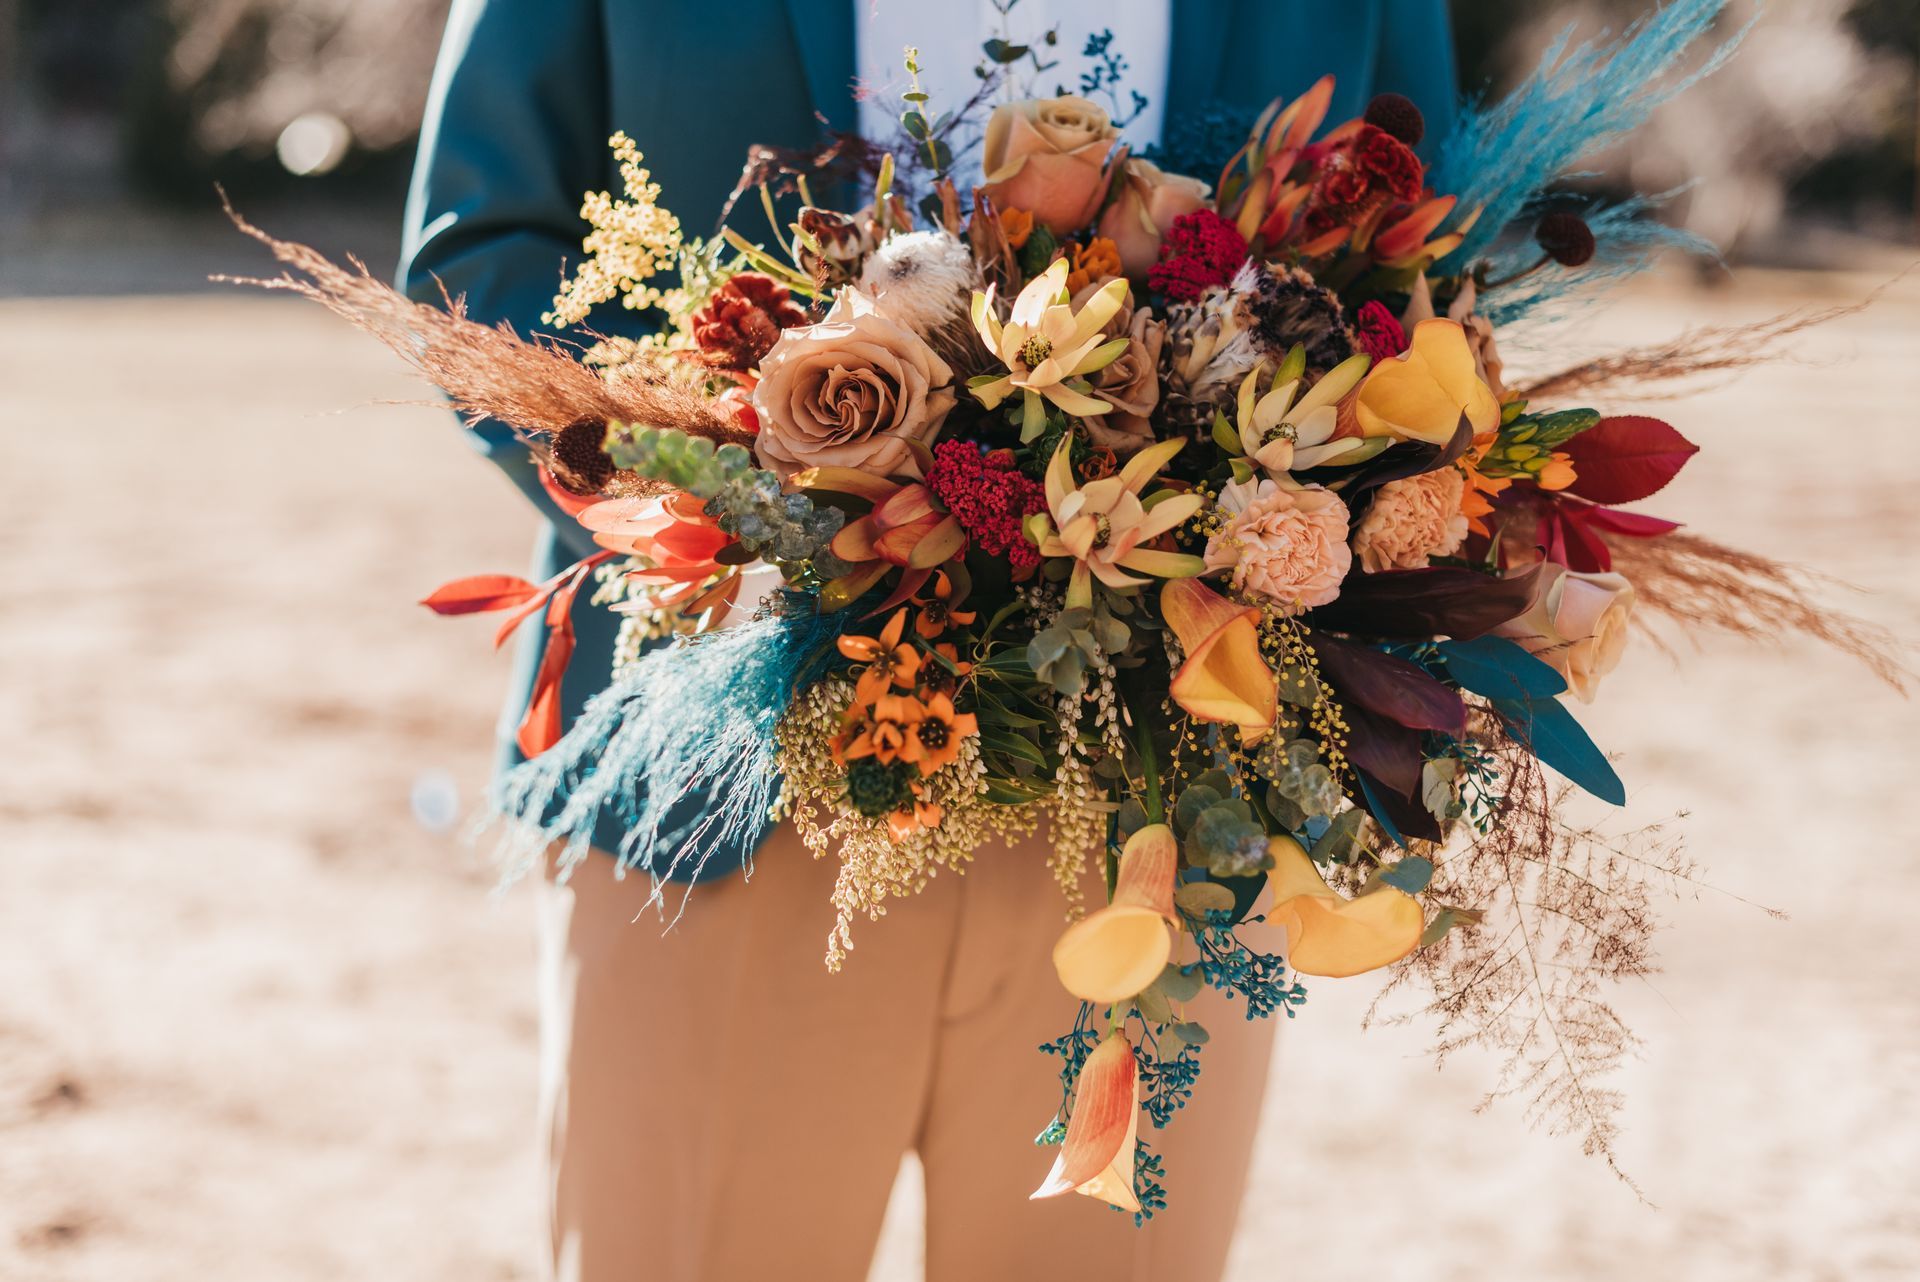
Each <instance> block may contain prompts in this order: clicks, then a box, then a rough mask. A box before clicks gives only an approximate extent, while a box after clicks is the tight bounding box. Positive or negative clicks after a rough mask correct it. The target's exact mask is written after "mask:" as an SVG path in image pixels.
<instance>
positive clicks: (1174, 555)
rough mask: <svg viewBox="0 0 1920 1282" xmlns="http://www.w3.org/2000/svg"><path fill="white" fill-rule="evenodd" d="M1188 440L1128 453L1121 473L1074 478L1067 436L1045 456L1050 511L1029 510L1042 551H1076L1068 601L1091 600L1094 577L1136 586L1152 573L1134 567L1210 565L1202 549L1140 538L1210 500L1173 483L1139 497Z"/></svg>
mask: <svg viewBox="0 0 1920 1282" xmlns="http://www.w3.org/2000/svg"><path fill="white" fill-rule="evenodd" d="M1185 444H1186V442H1185V441H1183V440H1178V439H1176V440H1171V441H1161V442H1159V443H1158V444H1156V445H1150V446H1148V447H1147V448H1146V449H1144V450H1141V451H1140V452H1139V453H1138V454H1135V455H1134V456H1133V457H1132V458H1130V459H1128V460H1127V463H1126V466H1124V467H1122V468H1121V469H1120V471H1119V472H1118V473H1117V474H1116V475H1113V476H1103V477H1101V478H1100V479H1099V480H1097V481H1089V482H1088V483H1087V484H1085V485H1076V484H1075V483H1074V477H1073V464H1072V462H1071V461H1070V459H1069V448H1070V445H1071V441H1070V439H1069V438H1065V437H1063V438H1061V441H1060V446H1059V448H1058V449H1056V450H1054V452H1053V458H1052V460H1051V461H1050V462H1049V463H1048V464H1047V511H1046V513H1044V514H1039V515H1035V516H1033V517H1031V518H1029V529H1030V530H1031V531H1032V532H1033V534H1034V536H1035V541H1036V542H1037V543H1038V544H1039V545H1040V555H1041V556H1043V557H1048V556H1065V557H1072V558H1073V575H1072V577H1071V578H1070V579H1069V580H1068V581H1067V607H1068V608H1069V609H1072V608H1074V607H1076V606H1090V605H1092V604H1093V580H1094V579H1096V578H1097V579H1099V580H1100V581H1101V582H1102V583H1104V584H1106V585H1107V586H1108V587H1110V588H1131V587H1139V586H1140V585H1142V584H1144V583H1146V582H1148V581H1149V579H1148V578H1140V577H1137V576H1136V575H1135V574H1129V573H1128V571H1129V570H1132V571H1137V573H1138V574H1139V575H1147V576H1150V577H1152V578H1162V579H1173V578H1181V577H1184V576H1188V575H1194V574H1199V573H1201V572H1202V571H1203V570H1205V569H1206V562H1204V561H1202V560H1201V559H1200V558H1199V557H1197V556H1188V555H1186V554H1185V553H1181V552H1159V551H1155V550H1154V549H1152V548H1148V547H1143V546H1142V544H1144V543H1146V542H1147V541H1148V540H1149V539H1154V538H1158V537H1159V536H1160V535H1162V534H1165V533H1166V532H1167V531H1169V530H1171V529H1174V528H1175V527H1176V526H1178V525H1180V524H1181V523H1182V522H1183V521H1186V520H1187V519H1188V518H1190V517H1191V516H1192V515H1193V514H1194V513H1195V512H1198V511H1199V510H1200V505H1201V503H1202V502H1203V501H1204V500H1202V498H1201V496H1200V495H1198V494H1176V493H1173V492H1172V491H1168V490H1161V491H1158V492H1156V493H1154V494H1150V495H1148V496H1147V498H1146V500H1145V501H1142V499H1141V498H1140V491H1141V490H1142V489H1144V488H1145V487H1146V484H1147V482H1148V481H1150V480H1152V479H1153V476H1154V473H1156V472H1158V471H1159V470H1160V468H1161V466H1162V465H1164V464H1165V463H1166V462H1167V460H1168V459H1171V458H1172V457H1173V456H1174V455H1175V454H1178V453H1179V452H1180V447H1181V446H1182V445H1185ZM1049 518H1051V519H1049Z"/></svg>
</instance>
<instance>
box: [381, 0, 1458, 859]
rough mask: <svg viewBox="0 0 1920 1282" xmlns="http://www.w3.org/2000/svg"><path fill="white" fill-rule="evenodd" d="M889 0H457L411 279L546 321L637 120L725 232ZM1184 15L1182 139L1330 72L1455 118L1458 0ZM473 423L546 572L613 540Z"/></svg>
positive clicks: (1178, 113) (497, 316)
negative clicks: (744, 181) (764, 151)
mask: <svg viewBox="0 0 1920 1282" xmlns="http://www.w3.org/2000/svg"><path fill="white" fill-rule="evenodd" d="M870 2H871V0H454V4H453V9H452V12H451V14H450V15H449V17H448V19H447V31H446V37H445V39H444V41H443V43H442V45H441V49H440V57H439V62H438V64H437V66H436V67H435V69H434V76H433V86H432V90H431V95H430V98H429V101H428V104H427V111H426V118H425V120H424V122H423V124H422V126H421V131H420V151H419V157H418V160H417V162H416V164H415V167H414V174H413V184H412V188H411V190H410V192H409V194H408V200H407V213H406V234H405V240H404V244H403V250H402V261H401V266H400V280H401V283H402V286H403V288H405V289H406V291H407V292H408V293H409V294H411V295H412V296H413V297H415V298H419V299H425V300H433V301H437V300H438V298H439V296H440V289H441V287H442V286H444V287H445V288H446V289H447V290H448V291H449V292H450V293H452V294H454V295H456V296H464V297H465V299H466V304H467V309H468V313H469V315H471V316H473V317H474V318H475V319H477V320H481V321H487V322H494V321H508V322H511V323H512V324H513V325H514V326H515V327H516V328H517V329H518V330H519V331H520V332H521V333H523V334H524V333H529V332H533V331H537V330H539V329H540V314H541V313H542V312H544V311H546V310H547V308H548V307H549V306H550V304H551V302H552V299H553V294H554V290H555V287H556V286H557V284H558V283H559V280H560V275H561V264H562V261H563V260H565V261H566V262H577V261H578V260H579V258H580V238H581V235H582V233H583V230H584V228H583V224H582V223H581V221H580V217H579V209H580V198H581V194H582V193H583V192H586V191H588V190H602V189H611V190H615V191H617V190H619V179H618V176H617V174H616V172H615V170H614V167H613V165H612V163H611V161H610V159H609V153H608V150H607V145H606V141H607V136H608V135H609V134H611V133H613V132H614V131H615V130H625V131H626V132H627V133H628V134H630V135H631V136H632V137H633V138H634V140H635V141H636V142H637V143H638V144H639V146H640V149H641V150H642V151H643V152H645V153H646V158H647V165H648V167H649V168H650V169H652V171H653V176H654V178H655V179H656V180H657V181H658V182H659V183H660V185H661V188H662V203H663V204H665V205H666V206H667V207H668V208H670V209H672V210H673V211H674V212H675V213H676V214H678V215H679V217H680V220H681V223H682V225H683V226H685V227H686V228H688V230H689V231H690V232H705V231H708V230H710V229H711V228H712V227H713V225H714V221H715V219H716V218H717V217H718V215H719V209H720V204H721V202H722V201H723V200H724V199H725V197H726V194H727V193H728V192H729V191H731V190H732V189H733V184H734V181H735V179H736V178H737V177H738V176H739V173H740V166H741V163H742V161H743V160H744V159H745V156H746V150H747V147H748V145H749V144H751V143H774V144H781V145H786V146H802V145H805V144H808V143H811V142H814V141H816V140H817V139H818V137H819V135H820V131H821V130H822V129H823V128H832V129H853V128H854V127H855V125H856V108H855V103H854V99H853V95H852V92H851V91H852V87H853V80H854V73H855V66H854V63H855V45H854V22H855V15H856V6H857V5H859V4H864V3H870ZM896 2H897V0H896ZM914 2H916V3H918V2H919V0H914ZM1173 9H1174V23H1173V49H1172V51H1171V58H1170V62H1169V66H1168V83H1167V103H1166V120H1167V125H1166V130H1167V133H1168V134H1169V135H1170V136H1171V135H1174V134H1176V133H1177V132H1178V130H1179V129H1180V127H1181V122H1183V121H1194V120H1199V119H1201V118H1202V117H1203V116H1215V117H1217V116H1219V115H1222V114H1226V115H1229V116H1232V115H1238V116H1242V117H1245V118H1248V119H1251V117H1252V115H1253V113H1255V112H1257V111H1258V110H1259V109H1260V108H1261V107H1262V106H1264V105H1265V104H1266V103H1267V102H1268V101H1269V100H1271V99H1273V98H1275V97H1278V96H1282V95H1285V96H1292V95H1294V94H1297V93H1299V92H1300V91H1302V90H1303V89H1305V88H1306V87H1307V86H1308V85H1310V84H1311V83H1313V81H1314V80H1315V79H1317V78H1318V77H1319V76H1321V75H1323V74H1325V73H1327V72H1332V73H1333V74H1334V76H1335V77H1336V84H1337V90H1336V95H1335V99H1334V103H1333V109H1332V112H1331V115H1330V119H1333V120H1343V119H1347V118H1349V117H1351V116H1355V115H1358V114H1359V113H1360V111H1361V110H1363V109H1364V107H1365V106H1366V103H1367V101H1368V99H1370V98H1371V97H1372V96H1373V95H1374V94H1376V93H1381V92H1385V91H1389V90H1391V91H1395V92H1398V93H1403V94H1405V95H1407V96H1408V97H1409V98H1412V99H1413V100H1414V101H1415V102H1416V103H1418V104H1419V105H1420V107H1421V109H1422V110H1423V111H1424V112H1425V113H1426V117H1427V135H1428V138H1429V139H1433V138H1437V137H1439V136H1441V135H1442V134H1444V133H1445V131H1446V129H1447V127H1448V125H1449V123H1450V121H1451V119H1452V116H1453V112H1454V105H1455V83H1454V58H1453V37H1452V29H1451V26H1450V24H1449V22H1448V17H1447V8H1446V4H1445V3H1444V0H1173ZM1063 35H1064V36H1065V37H1067V38H1069V39H1078V38H1079V33H1075V32H1064V33H1063ZM1133 56H1134V57H1135V60H1136V61H1138V59H1139V56H1140V55H1138V54H1135V55H1133ZM934 88H936V89H937V88H938V87H937V86H936V87H934ZM823 122H824V124H823ZM592 323H593V324H594V326H595V327H596V328H599V329H601V330H603V331H611V332H615V333H617V332H620V327H621V325H622V324H623V323H628V324H630V323H632V318H630V317H629V316H628V315H627V314H626V313H623V312H621V311H620V309H618V308H612V309H608V314H607V315H599V314H596V315H595V316H594V317H593V318H592ZM468 436H469V439H470V440H471V442H472V444H473V445H474V446H475V448H477V449H478V450H479V451H480V452H481V453H482V454H484V455H485V456H486V457H487V458H488V459H490V460H491V461H492V462H493V463H495V464H497V465H498V466H499V467H500V468H501V470H503V471H504V472H506V474H507V476H508V477H509V478H510V479H511V480H512V481H513V483H514V484H515V485H516V486H518V487H519V489H520V491H521V492H522V493H523V494H525V495H526V497H527V499H528V501H529V502H531V503H532V504H533V505H534V506H535V507H536V508H538V509H539V511H540V513H541V515H542V517H543V518H544V519H543V521H542V523H541V527H540V531H539V536H538V541H537V543H536V546H535V548H534V564H533V570H532V574H533V577H534V578H535V579H536V580H539V579H545V578H547V577H549V576H551V575H552V574H554V573H555V572H557V571H558V570H560V569H561V568H562V567H564V566H565V565H567V564H568V563H570V562H572V561H574V560H577V559H578V558H580V557H581V556H584V555H586V554H588V553H589V552H591V551H592V550H593V547H592V544H591V543H590V541H589V540H588V539H587V538H586V536H585V534H584V532H583V531H581V529H580V528H579V526H578V525H576V524H575V523H574V522H573V521H571V520H569V519H568V518H566V517H565V516H563V515H561V513H560V512H559V511H558V510H557V509H556V508H555V506H554V504H553V503H552V501H551V500H550V499H549V498H548V496H547V495H546V493H545V491H544V490H543V489H542V488H541V486H540V481H539V477H538V475H537V473H536V471H535V468H534V466H533V464H532V461H531V460H530V459H529V457H528V455H527V450H526V447H525V446H524V445H523V444H522V443H521V442H520V441H518V440H517V439H515V437H514V435H513V433H512V431H511V430H510V429H509V428H508V427H507V426H506V425H505V424H501V423H482V424H480V425H479V426H477V427H475V428H473V429H471V430H470V431H469V433H468ZM574 625H575V628H576V629H577V632H578V649H577V650H576V652H575V654H574V658H573V662H572V665H571V667H570V670H569V671H568V673H567V677H566V681H565V684H564V685H563V687H562V693H563V695H564V700H563V701H564V704H565V715H566V717H567V719H568V720H569V721H571V719H572V718H573V717H574V716H575V715H577V714H578V712H579V710H580V708H581V707H582V706H583V705H584V704H585V703H586V701H587V699H588V698H590V697H591V696H592V695H593V694H595V693H596V692H598V691H599V690H601V689H602V688H604V687H605V686H606V684H607V680H608V673H609V669H610V666H611V663H612V654H613V639H614V632H615V628H616V620H615V617H614V616H613V614H612V613H611V612H609V611H607V610H605V609H602V608H598V607H594V606H590V605H588V604H587V602H586V596H585V594H583V595H582V596H581V598H580V600H579V602H578V603H577V606H576V609H575V617H574ZM545 640H546V637H545V631H544V629H543V628H541V627H540V626H539V625H538V622H537V620H536V621H535V622H531V623H528V624H526V625H523V627H522V629H521V636H520V638H519V645H518V648H517V650H516V652H515V658H514V669H513V678H512V686H511V690H510V692H509V696H508V699H507V706H506V708H505V710H504V712H503V713H502V717H501V722H500V745H501V748H500V762H501V765H502V767H503V768H504V767H507V766H511V765H513V764H515V763H517V762H518V760H519V757H518V754H517V749H516V748H515V746H514V742H513V729H514V727H515V726H516V725H517V724H518V722H519V720H520V717H521V714H522V713H523V712H524V710H525V708H526V704H527V700H528V698H529V697H530V695H531V693H532V689H533V681H534V674H535V673H536V671H537V670H538V668H539V664H540V655H541V651H542V647H543V646H544V645H545ZM684 804H685V805H686V806H688V807H690V808H691V807H698V806H699V805H700V804H702V802H701V799H700V798H698V797H691V798H688V799H687V801H686V802H685V803H684ZM619 837H620V825H619V821H618V818H617V816H615V815H612V814H608V815H607V816H605V818H604V820H603V822H602V825H601V828H600V831H599V833H598V835H597V838H596V841H595V845H596V846H599V847H600V848H601V849H611V848H613V847H615V846H617V845H618V844H619ZM751 853H752V852H751V851H750V850H746V849H742V850H730V851H719V852H715V853H714V854H713V856H712V857H710V858H708V859H707V860H706V861H704V864H703V867H702V872H701V875H702V876H708V877H710V876H715V875H721V874H725V873H727V872H731V871H733V870H735V869H738V868H739V867H740V866H741V864H742V861H743V860H744V859H745V858H746V857H747V856H749V855H750V854H751Z"/></svg>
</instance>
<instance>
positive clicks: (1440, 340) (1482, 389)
mask: <svg viewBox="0 0 1920 1282" xmlns="http://www.w3.org/2000/svg"><path fill="white" fill-rule="evenodd" d="M1353 414H1354V421H1355V423H1356V424H1357V425H1358V427H1359V428H1360V432H1361V434H1362V435H1363V436H1391V437H1395V438H1397V439H1399V440H1405V441H1426V442H1428V443H1429V444H1433V445H1445V444H1446V443H1447V442H1448V441H1451V440H1452V439H1453V434H1454V433H1455V432H1456V431H1458V430H1459V427H1460V419H1461V416H1462V415H1464V416H1465V417H1466V420H1467V422H1468V423H1469V424H1471V425H1472V427H1473V431H1474V434H1475V435H1476V436H1477V435H1479V434H1480V433H1481V432H1488V431H1492V430H1493V429H1494V428H1495V427H1497V426H1499V423H1500V402H1499V401H1498V400H1496V399H1495V398H1494V395H1493V389H1492V388H1489V387H1488V386H1487V385H1486V384H1485V383H1484V382H1482V381H1481V380H1480V375H1479V372H1478V370H1477V369H1476V367H1475V365H1474V361H1473V348H1472V347H1471V346H1469V345H1468V343H1467V332H1466V330H1464V329H1463V328H1461V326H1460V323H1459V322H1458V321H1451V320H1447V319H1445V318H1444V317H1434V318H1433V319H1431V320H1423V321H1421V322H1420V323H1419V324H1418V325H1415V326H1414V327H1413V338H1412V341H1411V342H1410V343H1409V344H1408V347H1407V350H1406V351H1404V352H1402V353H1401V354H1400V355H1398V356H1395V357H1391V358H1389V359H1387V360H1384V361H1381V362H1380V363H1379V364H1377V365H1375V366H1374V367H1373V369H1372V370H1371V371H1370V372H1369V373H1368V374H1367V377H1366V380H1365V381H1364V382H1362V383H1361V384H1360V391H1359V393H1358V394H1357V395H1356V397H1355V399H1354V402H1353Z"/></svg>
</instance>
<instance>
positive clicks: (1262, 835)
mask: <svg viewBox="0 0 1920 1282" xmlns="http://www.w3.org/2000/svg"><path fill="white" fill-rule="evenodd" d="M1173 830H1174V835H1175V836H1177V837H1179V838H1180V848H1181V851H1182V852H1183V853H1184V854H1185V856H1186V859H1187V862H1188V863H1190V864H1192V865H1193V866H1194V867H1196V868H1204V869H1206V870H1207V871H1208V872H1209V873H1211V874H1212V875H1213V876H1216V877H1245V876H1248V875H1250V874H1252V873H1257V872H1264V871H1265V870H1266V869H1268V868H1271V867H1272V866H1273V856H1272V855H1270V854H1268V853H1267V827H1266V825H1265V824H1263V823H1261V822H1260V820H1259V819H1258V818H1256V817H1255V815H1254V813H1253V807H1252V806H1251V805H1250V804H1248V802H1247V801H1246V800H1245V799H1244V798H1242V797H1238V796H1235V795H1234V793H1233V784H1232V781H1231V780H1230V779H1229V778H1228V776H1227V773H1226V772H1225V771H1224V770H1209V771H1207V772H1206V773H1205V774H1203V775H1201V776H1199V777H1198V778H1197V779H1195V780H1194V781H1193V782H1192V783H1189V784H1188V785H1187V786H1186V787H1185V788H1183V789H1182V790H1181V792H1180V797H1179V799H1178V801H1177V802H1176V803H1175V804H1174V807H1173Z"/></svg>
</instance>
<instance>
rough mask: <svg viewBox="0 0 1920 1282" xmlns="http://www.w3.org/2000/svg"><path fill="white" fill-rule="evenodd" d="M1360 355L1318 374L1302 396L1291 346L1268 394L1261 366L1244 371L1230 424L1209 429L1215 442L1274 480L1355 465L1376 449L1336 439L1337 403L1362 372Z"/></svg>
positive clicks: (1302, 359) (1302, 363)
mask: <svg viewBox="0 0 1920 1282" xmlns="http://www.w3.org/2000/svg"><path fill="white" fill-rule="evenodd" d="M1369 363H1370V358H1369V357H1368V356H1367V355H1366V354H1365V353H1360V354H1357V355H1354V356H1349V357H1348V358H1347V359H1346V360H1344V361H1341V362H1340V363H1339V364H1338V365H1335V366H1334V367H1333V368H1332V369H1330V370H1328V371H1327V372H1326V373H1325V374H1323V375H1321V376H1320V379H1319V381H1318V382H1316V383H1315V384H1314V385H1313V386H1312V387H1311V388H1309V389H1307V393H1306V395H1304V396H1302V395H1300V386H1301V383H1302V382H1303V381H1304V376H1305V373H1306V365H1307V353H1306V349H1305V348H1304V347H1301V346H1298V345H1296V346H1295V347H1294V349H1293V350H1292V351H1291V352H1289V353H1287V358H1286V359H1285V360H1284V361H1282V362H1281V363H1280V368H1279V369H1277V370H1275V371H1274V373H1273V378H1272V381H1271V383H1270V385H1269V387H1268V390H1267V391H1266V392H1264V393H1262V392H1261V390H1260V382H1261V378H1262V376H1263V375H1265V373H1266V371H1267V366H1266V363H1265V362H1264V361H1263V362H1262V363H1260V364H1258V365H1256V366H1254V367H1253V368H1252V369H1251V370H1249V371H1247V376H1246V378H1244V379H1242V380H1241V382H1240V396H1239V404H1238V405H1237V407H1236V414H1235V422H1234V423H1233V424H1232V425H1231V426H1228V425H1227V424H1226V423H1225V419H1224V417H1223V418H1222V419H1221V420H1219V421H1217V422H1216V423H1215V425H1214V436H1215V439H1216V440H1217V441H1218V442H1219V443H1220V444H1221V445H1223V446H1225V447H1226V448H1227V449H1229V450H1232V451H1234V452H1236V453H1239V454H1243V455H1245V456H1246V457H1247V458H1248V459H1250V460H1252V461H1253V462H1254V463H1257V464H1258V465H1259V466H1260V467H1262V468H1264V469H1266V471H1267V474H1268V475H1269V476H1272V477H1275V478H1278V477H1280V476H1283V475H1284V474H1286V473H1288V472H1304V471H1306V470H1307V469H1308V468H1313V467H1319V466H1321V465H1322V464H1327V463H1358V462H1360V461H1361V460H1362V459H1364V458H1366V457H1368V456H1369V455H1371V454H1373V453H1377V452H1378V451H1377V449H1376V448H1375V447H1372V446H1370V445H1369V444H1368V442H1366V441H1365V440H1362V439H1360V438H1358V437H1352V436H1347V437H1340V438H1338V439H1335V437H1334V432H1335V430H1336V429H1337V428H1338V426H1339V406H1340V402H1341V400H1342V399H1343V398H1344V397H1345V396H1346V395H1347V393H1348V392H1351V391H1352V390H1353V389H1354V388H1355V387H1356V386H1357V385H1358V384H1359V382H1360V380H1361V378H1362V377H1363V376H1364V375H1365V374H1366V372H1367V366H1368V364H1369Z"/></svg>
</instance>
